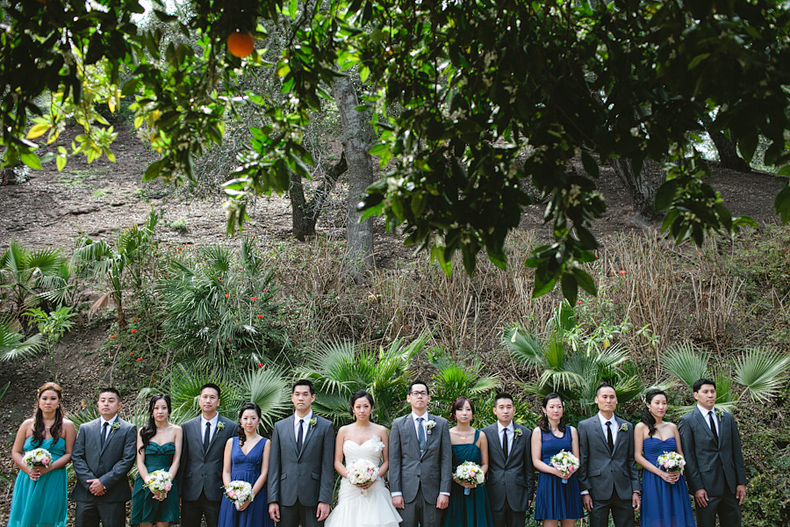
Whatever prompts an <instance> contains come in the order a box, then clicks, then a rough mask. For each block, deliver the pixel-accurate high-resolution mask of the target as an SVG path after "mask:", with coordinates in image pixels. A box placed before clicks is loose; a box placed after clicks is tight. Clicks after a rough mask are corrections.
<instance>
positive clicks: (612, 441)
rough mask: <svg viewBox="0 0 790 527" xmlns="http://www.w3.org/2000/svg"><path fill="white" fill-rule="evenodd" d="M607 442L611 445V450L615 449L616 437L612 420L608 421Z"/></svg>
mask: <svg viewBox="0 0 790 527" xmlns="http://www.w3.org/2000/svg"><path fill="white" fill-rule="evenodd" d="M606 444H607V445H609V452H612V451H614V437H613V436H612V422H611V421H606Z"/></svg>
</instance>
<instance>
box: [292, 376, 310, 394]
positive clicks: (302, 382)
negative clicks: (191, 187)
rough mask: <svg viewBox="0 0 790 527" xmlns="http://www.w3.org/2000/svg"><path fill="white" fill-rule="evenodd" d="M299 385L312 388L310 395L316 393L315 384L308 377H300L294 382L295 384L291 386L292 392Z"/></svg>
mask: <svg viewBox="0 0 790 527" xmlns="http://www.w3.org/2000/svg"><path fill="white" fill-rule="evenodd" d="M297 386H307V387H308V388H310V395H315V386H313V383H312V382H310V381H309V380H307V379H299V380H298V381H296V382H295V383H294V384H293V386H291V393H292V394H293V393H294V392H295V391H296V387H297Z"/></svg>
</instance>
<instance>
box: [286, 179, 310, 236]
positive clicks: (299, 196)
mask: <svg viewBox="0 0 790 527" xmlns="http://www.w3.org/2000/svg"><path fill="white" fill-rule="evenodd" d="M288 195H289V196H290V198H291V223H292V225H293V235H294V238H296V239H297V240H299V241H300V242H303V241H305V239H306V238H307V237H308V236H312V235H314V234H315V222H314V221H312V222H311V221H309V216H308V214H307V206H306V201H305V199H304V186H302V176H300V175H299V174H297V173H296V172H291V189H290V191H289V193H288Z"/></svg>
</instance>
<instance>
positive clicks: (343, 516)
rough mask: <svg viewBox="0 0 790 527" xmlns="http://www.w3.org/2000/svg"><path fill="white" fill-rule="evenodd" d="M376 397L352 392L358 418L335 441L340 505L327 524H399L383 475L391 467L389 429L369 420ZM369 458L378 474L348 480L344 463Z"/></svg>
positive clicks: (368, 526)
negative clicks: (361, 482)
mask: <svg viewBox="0 0 790 527" xmlns="http://www.w3.org/2000/svg"><path fill="white" fill-rule="evenodd" d="M372 411H373V397H372V396H371V395H370V394H369V393H368V392H366V391H365V390H360V391H358V392H356V393H355V394H354V395H352V396H351V415H352V416H354V418H355V420H356V422H355V423H353V424H350V425H346V426H344V427H341V428H340V430H338V432H337V439H336V441H335V470H337V473H338V474H340V475H341V476H342V477H343V479H342V480H341V481H340V491H339V493H338V497H337V507H335V509H334V510H333V511H332V513H331V514H330V515H329V517H328V518H327V519H326V522H325V527H398V524H399V523H400V522H401V517H400V515H399V514H398V511H397V510H396V509H395V507H393V505H392V499H391V498H390V492H389V490H388V489H387V487H386V486H385V485H384V481H383V480H382V479H381V478H382V477H383V476H384V474H386V473H387V470H388V469H389V464H390V463H389V458H388V450H389V436H388V435H387V429H386V428H384V427H383V426H381V425H377V424H375V423H371V422H370V414H371V412H372ZM343 458H345V462H346V464H349V463H354V462H355V461H357V460H359V459H366V460H368V461H370V462H371V463H373V464H374V465H375V466H377V467H379V469H378V478H377V479H376V480H375V481H374V482H372V483H368V484H367V485H362V486H356V485H353V484H351V483H350V482H349V481H348V470H347V469H346V465H344V464H343Z"/></svg>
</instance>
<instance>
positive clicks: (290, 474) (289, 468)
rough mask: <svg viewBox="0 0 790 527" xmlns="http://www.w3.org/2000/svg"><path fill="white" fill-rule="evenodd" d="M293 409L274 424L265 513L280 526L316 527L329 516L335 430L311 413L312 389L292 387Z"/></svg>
mask: <svg viewBox="0 0 790 527" xmlns="http://www.w3.org/2000/svg"><path fill="white" fill-rule="evenodd" d="M291 402H292V403H293V405H294V410H295V413H294V415H292V416H290V417H286V418H285V419H282V420H281V421H277V422H276V423H275V424H274V432H273V433H272V448H271V453H270V454H269V487H268V488H269V516H270V517H271V518H272V520H274V521H275V522H278V523H279V524H280V525H281V526H282V527H298V525H300V524H301V525H302V527H315V526H318V525H323V524H324V520H325V519H326V517H327V516H329V504H330V503H332V498H333V491H334V483H335V469H334V460H335V457H334V456H335V430H334V428H333V427H332V423H331V422H330V421H328V420H327V419H324V418H323V417H319V416H317V415H316V414H315V413H313V410H312V405H313V402H315V387H314V386H313V383H312V382H310V381H308V380H306V379H302V380H299V381H296V382H295V383H294V385H293V388H292V389H291Z"/></svg>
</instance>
